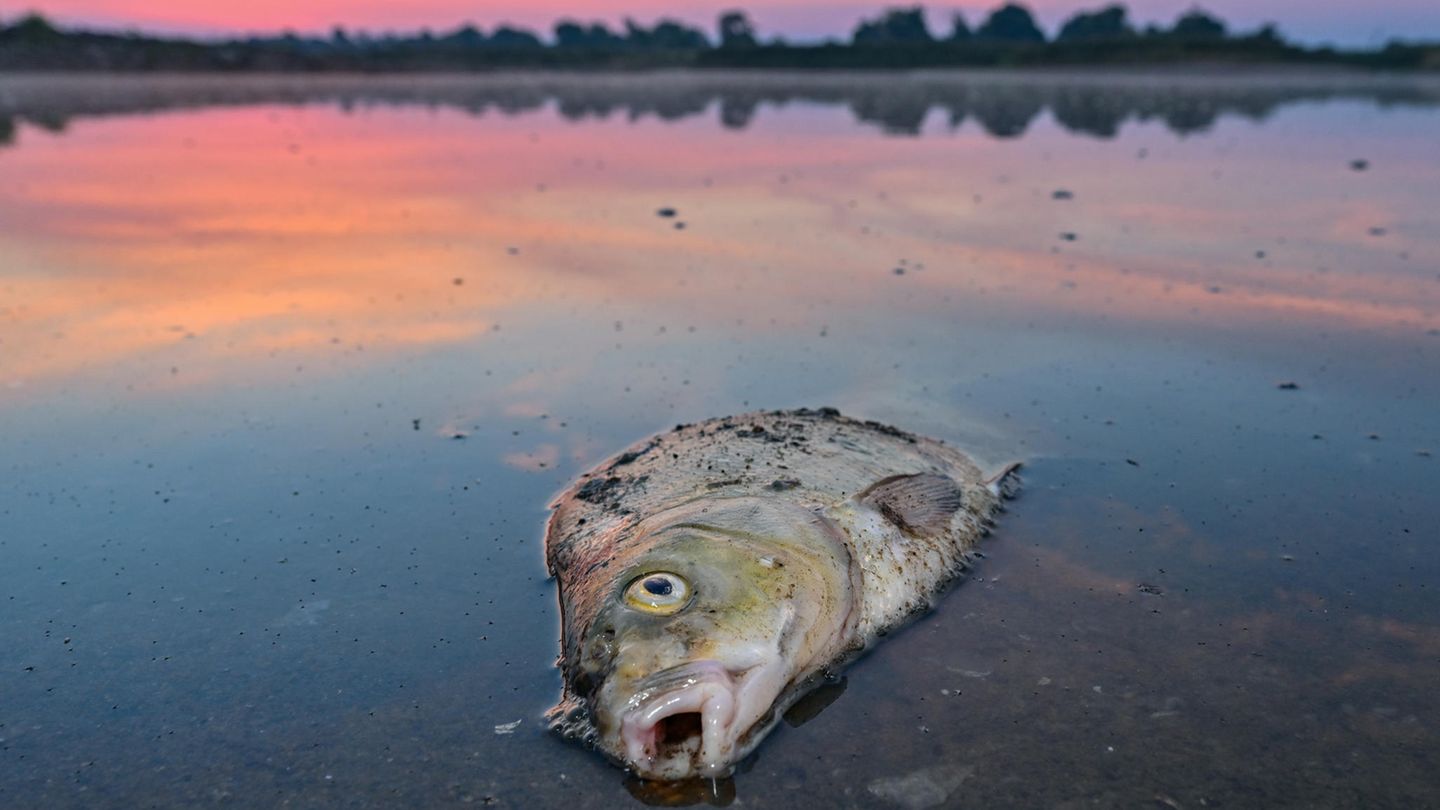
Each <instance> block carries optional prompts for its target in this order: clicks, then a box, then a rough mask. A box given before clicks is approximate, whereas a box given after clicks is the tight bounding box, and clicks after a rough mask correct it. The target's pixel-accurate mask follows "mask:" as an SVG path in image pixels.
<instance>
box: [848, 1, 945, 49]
mask: <svg viewBox="0 0 1440 810" xmlns="http://www.w3.org/2000/svg"><path fill="white" fill-rule="evenodd" d="M852 41H853V42H854V43H855V44H856V45H880V44H893V43H914V42H934V41H935V40H934V37H931V36H930V29H929V28H928V27H926V25H925V10H924V9H923V8H921V7H920V6H913V7H911V8H890V9H886V10H885V13H884V14H882V15H881V16H880V17H879V18H878V19H875V20H861V21H860V25H859V26H857V27H856V28H855V34H854V36H853V37H852Z"/></svg>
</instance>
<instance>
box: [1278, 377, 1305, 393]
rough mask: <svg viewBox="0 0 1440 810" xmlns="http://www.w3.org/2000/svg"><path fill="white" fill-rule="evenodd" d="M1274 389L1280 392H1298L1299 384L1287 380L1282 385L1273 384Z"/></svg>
mask: <svg viewBox="0 0 1440 810" xmlns="http://www.w3.org/2000/svg"><path fill="white" fill-rule="evenodd" d="M1275 387H1276V388H1279V389H1280V390H1281V391H1299V390H1300V383H1297V382H1291V381H1289V380H1286V381H1285V382H1282V383H1276V384H1275Z"/></svg>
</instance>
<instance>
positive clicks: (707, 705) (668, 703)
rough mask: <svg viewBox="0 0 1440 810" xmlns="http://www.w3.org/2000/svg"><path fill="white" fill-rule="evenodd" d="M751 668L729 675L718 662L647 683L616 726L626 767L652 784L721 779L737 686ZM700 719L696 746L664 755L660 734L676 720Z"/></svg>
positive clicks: (686, 744) (665, 673) (687, 744)
mask: <svg viewBox="0 0 1440 810" xmlns="http://www.w3.org/2000/svg"><path fill="white" fill-rule="evenodd" d="M749 671H750V668H747V669H744V670H740V671H738V672H737V671H732V670H730V669H728V668H727V667H725V666H724V665H723V664H721V663H720V662H718V661H710V660H706V661H695V662H690V663H687V664H681V665H680V666H675V667H670V668H668V669H663V670H661V671H659V672H656V673H655V674H653V675H651V676H650V677H648V678H646V679H645V681H644V682H643V683H642V685H641V688H640V689H639V690H637V692H636V694H635V696H634V697H632V698H631V699H630V701H629V702H628V704H627V707H626V710H625V712H624V713H623V714H622V715H621V720H620V743H621V748H622V750H623V752H624V757H625V760H626V764H627V765H629V766H630V767H631V768H632V769H633V770H635V772H636V773H637V774H639V775H640V776H642V777H645V778H652V779H681V778H686V777H690V776H695V775H702V776H723V775H725V773H726V772H728V770H729V768H730V766H731V762H730V756H729V754H730V752H731V750H732V749H733V747H734V740H732V739H731V737H732V736H733V735H731V734H730V732H731V730H732V726H733V725H734V722H735V719H736V714H737V710H738V707H739V689H738V681H739V680H740V679H742V678H743V677H744V676H745V674H746V673H748V672H749ZM686 713H698V714H699V715H700V717H701V721H700V735H699V741H698V745H696V744H695V742H694V741H693V740H685V741H682V742H681V743H680V745H679V746H678V747H676V748H673V749H671V750H668V751H666V750H662V749H661V741H660V740H659V739H658V737H659V731H658V728H659V726H660V723H661V722H662V721H663V720H665V719H666V718H669V717H672V716H674V715H679V714H686Z"/></svg>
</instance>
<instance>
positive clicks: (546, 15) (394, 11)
mask: <svg viewBox="0 0 1440 810" xmlns="http://www.w3.org/2000/svg"><path fill="white" fill-rule="evenodd" d="M999 2H1000V0H983V1H977V2H971V1H970V0H962V2H958V3H957V2H949V3H945V4H930V5H927V6H926V7H927V9H928V10H929V13H930V20H931V27H932V28H935V29H939V28H944V27H948V24H949V23H948V20H949V17H950V15H951V13H952V12H953V11H955V10H963V11H964V12H965V15H966V17H967V19H969V20H970V21H971V24H972V25H974V24H975V22H976V21H977V20H978V19H980V18H981V17H983V15H984V14H985V12H986V11H987V10H988V9H990V8H993V7H995V6H996V5H999ZM1105 2H1106V0H1084V1H1081V0H1033V2H1031V3H1030V6H1031V7H1032V8H1033V9H1035V11H1036V12H1037V14H1038V16H1039V17H1040V20H1041V22H1042V24H1043V25H1045V26H1046V27H1047V28H1049V29H1050V30H1051V31H1052V32H1053V31H1054V30H1055V28H1056V27H1057V26H1058V25H1059V23H1060V22H1061V21H1062V20H1064V19H1065V18H1066V17H1067V16H1069V15H1070V14H1071V13H1073V12H1074V11H1075V10H1077V9H1082V8H1093V7H1096V6H1100V5H1103V4H1104V3H1105ZM890 4H896V3H893V2H892V3H890ZM899 4H904V3H903V2H902V3H899ZM6 5H8V6H10V8H9V9H4V8H0V15H3V16H6V17H12V16H15V14H16V13H18V11H19V10H20V9H23V8H27V7H28V8H32V9H35V10H37V11H40V12H42V13H44V14H46V15H49V16H50V17H52V18H54V19H57V20H59V21H61V22H64V23H78V24H87V25H92V26H97V27H101V26H103V27H139V28H144V29H147V30H156V31H165V32H184V33H206V34H212V33H229V32H272V31H279V30H282V29H286V28H289V29H294V30H297V31H302V32H311V31H327V30H329V29H330V28H331V27H332V26H333V25H335V24H343V25H345V26H346V27H348V28H352V29H369V30H385V29H392V30H397V29H398V30H413V29H418V28H421V27H429V28H432V29H435V30H444V29H447V28H452V27H454V26H456V25H459V24H461V23H464V22H474V23H475V24H477V25H479V26H481V27H483V28H490V27H493V26H494V25H496V24H498V23H500V22H507V21H508V22H512V23H517V24H521V25H525V26H528V27H531V28H535V29H539V30H541V31H545V32H548V31H549V30H550V24H551V23H552V22H553V21H554V20H556V19H558V18H561V17H565V16H573V17H578V18H582V19H598V20H604V21H609V22H614V21H618V20H619V19H621V18H623V17H624V16H625V15H627V14H629V15H632V16H634V17H635V18H636V19H639V20H641V21H646V22H648V21H651V20H654V19H656V18H657V17H660V16H672V17H678V18H680V19H684V20H687V21H689V22H692V23H696V24H700V25H703V26H705V27H706V28H707V29H709V28H711V27H712V22H713V20H714V19H715V16H716V13H717V12H718V11H720V10H722V9H726V8H731V7H736V6H739V7H741V8H745V9H747V10H748V11H749V12H750V13H751V16H752V17H753V19H754V20H755V21H756V22H757V24H758V25H759V27H760V29H761V32H762V34H763V35H773V34H783V35H785V36H788V37H791V38H795V39H814V38H819V37H823V36H839V35H845V34H847V33H848V32H849V31H850V29H851V28H852V27H853V26H854V23H855V20H857V19H858V18H860V17H861V16H864V15H867V14H872V13H874V12H875V11H876V10H877V9H879V8H882V7H884V6H885V5H887V3H886V2H885V0H877V1H876V2H870V3H866V2H849V1H847V0H839V1H838V2H837V0H751V2H712V0H703V2H698V3H695V2H692V3H686V4H683V5H677V4H676V3H674V2H661V0H529V2H526V0H490V1H489V2H483V1H482V2H477V0H411V2H406V3H403V4H402V3H395V2H389V1H386V2H382V0H363V1H362V2H345V0H310V2H296V0H245V2H235V0H211V1H210V2H203V3H197V2H193V0H30V2H28V3H25V4H6ZM1128 5H1129V6H1130V8H1131V10H1132V11H1131V16H1132V17H1133V18H1134V19H1137V20H1139V21H1141V22H1150V21H1156V20H1159V21H1169V20H1171V19H1173V18H1174V17H1175V16H1176V15H1177V14H1178V13H1180V12H1181V11H1183V10H1184V9H1186V8H1189V7H1190V6H1192V5H1195V2H1194V0H1132V1H1131V2H1130V3H1129V4H1128ZM1200 5H1203V6H1205V7H1206V8H1209V9H1211V10H1213V11H1214V12H1215V13H1217V14H1219V15H1220V16H1222V17H1224V18H1225V19H1227V20H1229V21H1230V22H1231V23H1232V24H1233V25H1235V26H1236V27H1240V28H1248V27H1253V26H1255V25H1258V24H1259V23H1261V22H1264V21H1269V20H1273V21H1276V22H1278V23H1279V24H1280V26H1281V29H1282V30H1283V31H1285V32H1286V33H1288V34H1290V35H1292V36H1294V37H1296V38H1299V39H1303V40H1306V41H1312V42H1314V41H1331V42H1339V43H1343V44H1373V43H1377V42H1382V41H1384V40H1386V39H1389V38H1391V37H1397V36H1398V37H1412V38H1415V37H1420V38H1424V37H1428V38H1431V39H1440V2H1436V0H1373V1H1372V2H1364V3H1361V2H1355V0H1348V1H1347V2H1337V1H1336V0H1207V2H1203V3H1201V4H1200Z"/></svg>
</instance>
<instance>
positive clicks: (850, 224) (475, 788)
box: [0, 74, 1440, 808]
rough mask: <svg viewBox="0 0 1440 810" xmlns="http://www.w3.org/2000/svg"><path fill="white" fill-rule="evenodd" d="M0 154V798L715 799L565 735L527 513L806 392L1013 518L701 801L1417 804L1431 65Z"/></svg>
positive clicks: (294, 108) (1435, 350) (1437, 534)
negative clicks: (918, 449) (626, 453)
mask: <svg viewBox="0 0 1440 810" xmlns="http://www.w3.org/2000/svg"><path fill="white" fill-rule="evenodd" d="M0 144H3V146H0V473H3V476H0V561H3V565H0V606H3V607H0V805H3V806H6V807H41V806H43V807H66V806H76V807H82V806H83V807H140V806H145V807H150V806H154V807H182V806H196V805H201V804H211V803H214V804H220V805H229V806H240V807H271V806H276V805H278V804H281V803H287V804H288V806H296V807H324V806H356V807H368V806H375V807H380V806H450V805H461V804H466V803H474V804H486V803H489V804H493V805H497V806H517V805H523V806H528V807H536V806H554V805H559V804H561V803H564V804H565V805H568V806H573V807H613V806H616V805H617V804H623V803H633V801H634V800H633V799H632V798H630V797H631V796H632V794H633V795H636V796H638V797H639V798H641V799H643V800H647V801H651V802H659V801H665V800H673V801H685V800H703V799H705V798H706V797H704V796H700V795H689V794H680V795H671V794H667V793H664V792H659V791H655V790H653V789H648V788H646V787H645V786H642V785H635V784H633V783H628V782H627V780H626V779H625V777H624V776H623V774H622V773H621V772H620V771H619V770H618V769H616V768H614V767H613V766H611V765H609V764H607V763H606V762H604V761H603V760H601V759H600V758H599V757H598V756H596V755H594V754H590V753H587V752H585V751H582V750H580V749H578V748H576V747H574V746H571V745H567V744H565V743H563V742H561V741H559V740H556V739H554V738H553V737H551V736H550V735H548V734H546V733H545V732H544V731H543V728H542V723H541V713H542V712H543V711H544V709H545V708H546V707H547V706H548V705H549V704H550V702H551V701H552V700H553V698H554V696H555V695H556V693H557V692H558V677H557V673H556V672H555V671H554V670H553V668H552V662H553V659H554V656H555V653H556V637H557V626H556V622H557V616H556V609H555V604H554V595H553V589H552V585H551V583H550V582H548V581H547V579H546V573H545V571H544V566H543V562H542V556H541V547H540V532H541V528H542V524H543V521H544V518H545V515H546V509H545V506H546V502H547V499H548V498H549V497H550V496H551V495H552V494H553V493H554V492H555V491H557V490H558V489H559V488H560V487H561V486H563V485H564V484H565V483H566V482H567V481H568V480H569V479H570V478H572V477H573V476H575V475H576V474H578V473H579V472H581V471H583V470H584V469H586V468H587V466H588V465H590V464H592V463H594V462H596V461H598V460H600V459H601V458H603V457H604V456H605V455H608V454H609V453H611V452H613V451H615V450H617V449H619V448H620V447H622V446H624V445H625V444H627V443H628V442H630V441H632V440H635V439H638V438H641V437H643V436H645V435H646V434H648V433H650V432H652V431H655V430H661V429H665V428H668V427H669V426H670V425H672V424H674V423H676V422H689V421H695V420H698V419H702V418H705V417H708V416H714V415H722V414H729V413H735V412H739V411H743V410H747V409H756V408H776V407H791V406H801V405H811V406H815V405H833V406H837V407H839V408H840V409H841V410H842V411H845V412H847V413H853V414H856V415H863V416H866V417H870V418H876V419H882V420H886V421H890V422H893V423H895V424H898V425H901V426H903V427H905V428H907V429H911V430H915V431H918V432H923V433H928V434H931V435H935V436H938V437H942V438H945V439H947V440H950V441H953V442H956V443H959V444H961V445H963V446H966V447H970V448H973V449H974V450H975V452H976V453H977V454H978V455H979V456H981V457H983V458H984V459H987V460H989V461H995V462H998V461H1004V460H1008V459H1012V458H1022V459H1024V460H1025V462H1026V490H1025V492H1024V493H1023V495H1022V496H1021V498H1020V499H1019V500H1018V501H1016V502H1015V503H1014V504H1013V505H1012V508H1011V510H1010V512H1009V513H1008V514H1007V515H1006V516H1005V517H1004V519H1003V521H1002V523H1001V526H1000V529H999V531H998V532H997V533H996V534H995V535H994V536H993V537H992V538H991V539H990V540H989V541H988V542H987V544H986V545H985V546H984V550H985V552H986V554H987V559H986V560H984V561H983V563H982V565H981V566H980V567H979V569H978V571H977V572H976V575H975V576H973V577H972V578H971V579H970V580H968V581H966V582H965V583H963V584H962V585H960V586H959V587H957V588H956V589H955V590H953V591H952V592H951V593H950V594H949V595H948V596H947V597H946V598H945V599H944V600H943V602H942V604H941V606H940V608H939V609H938V610H937V611H935V612H934V613H932V614H930V615H928V616H926V617H924V618H923V619H921V620H920V621H918V622H917V623H916V624H914V625H912V626H911V627H909V628H908V629H906V630H905V631H904V632H901V633H899V634H896V635H894V636H893V637H891V638H890V639H888V640H886V641H885V643H883V644H882V645H880V646H879V647H878V648H877V649H876V650H875V651H874V652H873V653H872V654H870V655H869V656H868V657H866V658H865V659H863V660H862V661H860V662H859V663H858V664H857V665H855V666H853V667H852V668H851V669H849V670H848V672H847V676H848V677H847V680H846V682H845V687H846V688H845V689H844V691H843V692H840V693H839V694H838V697H837V698H836V699H835V700H834V702H833V703H832V704H831V705H829V706H828V707H827V708H825V709H824V711H823V712H820V713H819V714H818V715H816V716H814V717H813V719H810V720H809V722H807V723H805V724H804V725H803V726H800V727H796V728H791V727H788V726H782V727H781V729H780V730H779V731H778V732H777V733H775V734H774V735H773V736H772V737H771V738H770V739H769V740H768V741H767V742H766V743H765V744H764V745H763V746H762V747H761V748H760V750H759V752H758V754H757V756H755V757H754V758H752V760H750V761H749V762H747V763H746V764H745V765H744V767H743V768H742V769H741V773H739V774H738V775H737V776H736V777H735V778H734V780H733V782H730V783H726V784H720V785H717V786H715V788H714V789H715V791H716V794H715V795H712V796H710V797H709V800H711V801H713V802H717V803H723V802H726V801H733V802H734V803H735V804H736V806H757V807H789V806H797V805H798V804H800V803H801V802H814V803H816V804H815V806H834V807H847V806H855V807H860V806H897V807H926V806H935V805H940V804H948V805H955V806H960V805H964V806H1063V807H1079V806H1131V807H1133V806H1168V807H1186V808H1190V807H1200V806H1211V807H1214V806H1226V807H1255V806H1266V807H1283V806H1294V807H1302V806H1303V807H1309V806H1320V805H1325V806H1369V807H1377V806H1424V805H1434V804H1437V803H1440V783H1437V782H1436V780H1435V778H1434V774H1435V769H1436V767H1437V766H1440V736H1437V731H1440V730H1437V728H1436V719H1435V718H1437V717H1440V694H1437V690H1436V689H1435V684H1436V683H1437V682H1440V600H1437V598H1436V593H1435V592H1436V585H1435V583H1436V582H1440V555H1437V554H1436V543H1437V541H1440V499H1437V498H1436V497H1435V495H1436V492H1437V490H1440V466H1437V465H1440V458H1437V457H1435V455H1436V454H1440V416H1437V412H1440V411H1437V407H1436V406H1437V403H1440V220H1437V215H1436V213H1435V212H1436V210H1437V208H1440V147H1437V144H1440V80H1435V79H1428V80H1419V79H1395V80H1369V79H1356V78H1343V77H1342V78H1336V77H1318V78H1314V77H1305V76H1295V75H1290V76H1278V77H1272V78H1259V79H1255V78H1252V79H1244V80H1240V79H1234V78H1224V77H1211V78H1174V77H1172V78H1151V79H1143V78H1134V77H1119V76H1111V77H1104V76H1100V77H1091V78H1074V77H1059V76H1034V77H1022V76H1013V75H1006V74H991V75H988V76H964V75H960V76H943V75H923V76H918V77H911V78H895V77H890V78H866V79H860V78H856V77H846V76H824V77H815V78H804V77H764V78H737V77H716V76H706V77H693V76H684V75H662V76H658V77H654V76H650V77H635V78H616V77H608V78H607V77H588V78H555V77H490V78H474V77H453V78H443V77H442V78H426V79H412V78H403V79H401V78H388V79H379V78H376V79H349V78H318V79H280V78H271V79H240V80H235V79H232V80H193V79H178V78H166V77H157V78H151V79H148V80H147V79H139V80H119V79H54V78H45V77H40V78H17V77H11V78H5V79H0ZM1356 161H1364V163H1356ZM661 208H674V209H675V210H676V216H674V217H662V216H658V215H657V211H658V210H659V209H661ZM680 223H683V225H684V227H683V228H680V227H677V226H678V225H679V224H680ZM1286 383H1294V384H1295V386H1296V387H1293V388H1292V387H1290V386H1288V385H1287V386H1284V387H1282V384H1286ZM836 692H839V690H838V689H837V690H832V695H833V694H834V693H836ZM517 722H518V725H516V723H517Z"/></svg>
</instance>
